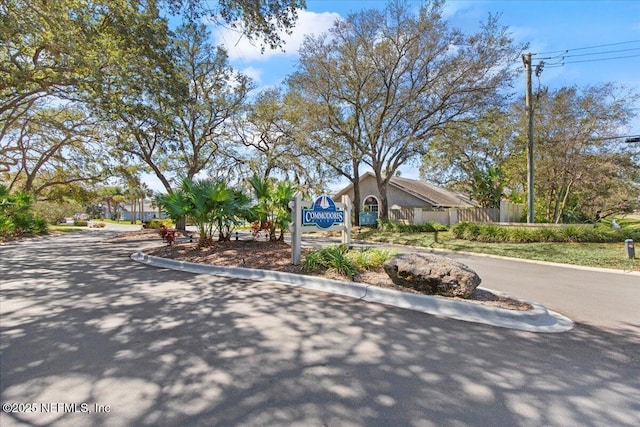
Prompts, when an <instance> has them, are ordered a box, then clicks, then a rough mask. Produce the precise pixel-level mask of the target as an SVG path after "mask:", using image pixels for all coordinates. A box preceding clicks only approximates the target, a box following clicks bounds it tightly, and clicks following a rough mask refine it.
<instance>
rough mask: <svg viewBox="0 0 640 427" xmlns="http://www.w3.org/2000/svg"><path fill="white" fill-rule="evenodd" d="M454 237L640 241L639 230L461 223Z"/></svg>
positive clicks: (584, 241) (496, 240)
mask: <svg viewBox="0 0 640 427" xmlns="http://www.w3.org/2000/svg"><path fill="white" fill-rule="evenodd" d="M452 233H453V236H454V237H455V238H457V239H464V240H475V241H480V242H487V243H492V242H493V243H502V242H511V243H532V242H568V243H615V242H622V241H624V240H625V239H634V240H635V239H640V232H638V231H637V230H624V229H622V230H613V229H610V228H607V227H576V226H573V225H569V226H567V227H555V226H550V227H544V226H541V227H511V226H509V227H501V226H499V225H496V224H479V223H468V222H461V223H458V224H456V225H455V226H453V228H452Z"/></svg>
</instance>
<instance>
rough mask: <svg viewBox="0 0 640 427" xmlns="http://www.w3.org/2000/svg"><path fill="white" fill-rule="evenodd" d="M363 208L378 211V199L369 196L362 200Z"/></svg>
mask: <svg viewBox="0 0 640 427" xmlns="http://www.w3.org/2000/svg"><path fill="white" fill-rule="evenodd" d="M364 210H365V212H366V211H369V212H378V199H376V198H375V197H373V196H369V197H367V198H366V199H365V200H364Z"/></svg>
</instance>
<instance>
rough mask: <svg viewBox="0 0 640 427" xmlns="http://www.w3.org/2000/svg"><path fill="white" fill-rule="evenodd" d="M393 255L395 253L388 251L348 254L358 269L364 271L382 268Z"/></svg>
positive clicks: (374, 250) (370, 250)
mask: <svg viewBox="0 0 640 427" xmlns="http://www.w3.org/2000/svg"><path fill="white" fill-rule="evenodd" d="M393 255H394V252H393V251H390V250H386V249H365V250H353V251H349V252H347V258H349V259H350V260H351V262H352V263H353V264H354V265H355V266H356V267H357V268H358V269H364V270H371V269H375V268H380V267H382V264H384V262H385V261H387V260H388V259H390V258H391V257H392V256H393Z"/></svg>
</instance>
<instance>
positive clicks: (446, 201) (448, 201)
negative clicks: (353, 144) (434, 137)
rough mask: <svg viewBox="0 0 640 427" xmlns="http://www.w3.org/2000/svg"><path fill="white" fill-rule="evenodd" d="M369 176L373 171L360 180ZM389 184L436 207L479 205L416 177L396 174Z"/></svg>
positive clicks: (341, 191)
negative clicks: (404, 176) (411, 177)
mask: <svg viewBox="0 0 640 427" xmlns="http://www.w3.org/2000/svg"><path fill="white" fill-rule="evenodd" d="M369 176H371V177H373V176H374V175H373V173H372V172H367V173H365V174H364V175H362V176H361V177H360V180H363V179H365V178H367V177H369ZM389 186H391V187H395V188H396V189H399V190H400V191H404V192H405V193H408V194H411V195H412V196H414V197H417V198H418V199H420V200H423V201H424V202H425V203H428V204H430V205H431V206H434V207H442V208H447V207H474V206H477V204H476V203H474V202H473V201H472V200H471V199H470V198H469V197H468V196H467V195H465V194H462V193H456V192H453V191H449V190H447V189H444V188H442V187H438V186H437V185H435V184H431V183H428V182H425V181H418V180H415V179H409V178H401V177H398V176H394V177H392V178H391V180H389ZM351 187H353V184H349V185H348V186H346V187H345V188H343V189H342V190H340V191H339V192H338V193H337V194H336V197H338V196H340V195H342V194H345V193H346V192H347V191H349V190H350V189H351Z"/></svg>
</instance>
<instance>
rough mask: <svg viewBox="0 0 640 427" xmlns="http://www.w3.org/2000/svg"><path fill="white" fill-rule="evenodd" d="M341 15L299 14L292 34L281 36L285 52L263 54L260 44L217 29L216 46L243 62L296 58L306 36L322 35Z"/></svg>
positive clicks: (215, 35)
mask: <svg viewBox="0 0 640 427" xmlns="http://www.w3.org/2000/svg"><path fill="white" fill-rule="evenodd" d="M340 18H341V17H340V15H339V14H337V13H333V12H322V13H315V12H309V11H306V10H300V11H299V12H298V21H297V22H296V26H295V28H293V31H292V33H291V34H284V33H283V34H281V38H282V39H283V40H284V42H285V44H284V52H283V51H282V50H281V49H276V50H271V49H268V48H267V49H265V51H264V53H262V52H261V48H260V43H259V42H257V41H253V42H251V41H249V40H248V39H247V38H246V37H244V36H242V35H241V34H239V33H238V32H236V31H233V30H231V29H229V28H222V27H217V28H215V29H214V30H213V36H214V39H215V43H216V44H222V45H224V46H225V47H226V48H227V50H228V52H229V59H231V60H232V61H233V60H241V61H247V62H249V61H266V60H268V59H270V58H271V57H273V56H294V55H297V52H298V49H299V48H300V46H301V45H302V41H303V40H304V36H305V35H310V34H314V35H317V34H321V33H323V32H325V31H327V30H328V29H329V28H331V27H332V26H333V23H334V22H335V20H336V19H340Z"/></svg>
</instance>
